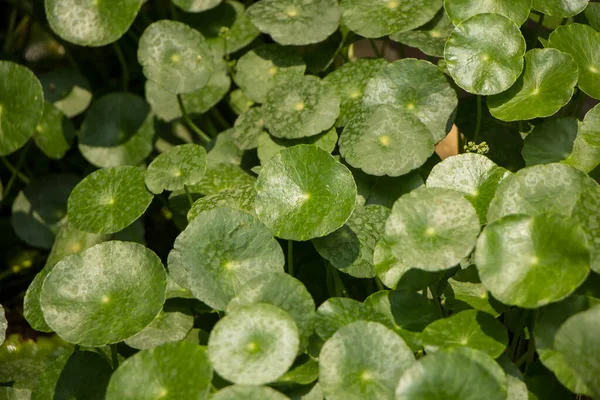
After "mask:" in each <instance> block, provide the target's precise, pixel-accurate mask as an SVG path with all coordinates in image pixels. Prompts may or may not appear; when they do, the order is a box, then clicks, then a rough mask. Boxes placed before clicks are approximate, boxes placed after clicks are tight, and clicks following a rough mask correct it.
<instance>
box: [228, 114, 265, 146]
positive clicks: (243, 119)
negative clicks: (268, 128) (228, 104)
mask: <svg viewBox="0 0 600 400" xmlns="http://www.w3.org/2000/svg"><path fill="white" fill-rule="evenodd" d="M264 127H265V120H264V119H263V116H262V110H261V108H260V107H252V108H250V109H249V110H248V111H246V112H244V113H242V114H240V116H239V117H238V119H236V120H235V125H234V126H233V134H232V137H233V141H234V142H235V145H236V146H237V147H238V148H239V149H240V150H252V149H255V148H256V147H257V146H258V138H259V137H260V135H261V134H262V133H264Z"/></svg>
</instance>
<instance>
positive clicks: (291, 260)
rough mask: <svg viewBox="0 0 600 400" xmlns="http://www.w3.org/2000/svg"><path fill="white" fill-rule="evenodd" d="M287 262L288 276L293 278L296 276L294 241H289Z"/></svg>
mask: <svg viewBox="0 0 600 400" xmlns="http://www.w3.org/2000/svg"><path fill="white" fill-rule="evenodd" d="M287 261H288V274H290V275H291V276H294V241H293V240H288V254H287Z"/></svg>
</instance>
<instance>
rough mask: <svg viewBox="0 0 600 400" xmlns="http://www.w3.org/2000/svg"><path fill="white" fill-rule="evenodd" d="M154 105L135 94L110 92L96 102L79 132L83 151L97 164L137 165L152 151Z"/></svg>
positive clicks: (114, 165) (101, 165)
mask: <svg viewBox="0 0 600 400" xmlns="http://www.w3.org/2000/svg"><path fill="white" fill-rule="evenodd" d="M153 138H154V118H153V115H152V114H151V112H150V105H149V104H148V103H146V102H145V101H144V99H143V98H141V97H139V96H136V95H134V94H131V93H125V92H123V93H110V94H107V95H105V96H103V97H101V98H100V99H99V100H97V101H95V102H94V103H92V106H91V107H90V109H89V111H88V112H87V113H86V114H85V120H84V121H83V124H82V125H81V130H80V133H79V151H81V154H83V156H84V157H85V159H86V160H88V161H89V162H90V163H92V164H93V165H95V166H97V167H116V166H119V165H137V164H139V163H140V162H142V161H143V160H144V159H145V158H146V157H148V155H149V154H150V153H151V152H152V145H153V143H152V141H153Z"/></svg>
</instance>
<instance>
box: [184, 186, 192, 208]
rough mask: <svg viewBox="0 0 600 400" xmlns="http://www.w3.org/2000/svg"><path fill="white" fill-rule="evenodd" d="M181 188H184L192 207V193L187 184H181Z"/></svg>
mask: <svg viewBox="0 0 600 400" xmlns="http://www.w3.org/2000/svg"><path fill="white" fill-rule="evenodd" d="M183 189H184V190H185V194H186V196H187V199H188V201H189V202H190V207H192V206H193V205H194V200H193V199H192V194H191V193H190V190H189V189H188V186H187V185H183Z"/></svg>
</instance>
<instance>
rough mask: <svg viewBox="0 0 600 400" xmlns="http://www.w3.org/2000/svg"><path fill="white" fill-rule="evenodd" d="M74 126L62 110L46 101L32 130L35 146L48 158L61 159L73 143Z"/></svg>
mask: <svg viewBox="0 0 600 400" xmlns="http://www.w3.org/2000/svg"><path fill="white" fill-rule="evenodd" d="M74 138H75V127H74V126H73V123H72V122H71V120H70V119H68V118H67V117H66V116H65V115H64V114H63V113H62V111H60V110H59V109H58V108H57V107H56V106H55V105H53V104H52V103H49V102H47V101H46V103H45V104H44V114H43V116H42V119H41V120H40V122H39V123H38V124H37V125H36V127H35V131H34V132H33V140H34V141H35V144H36V146H37V147H38V148H39V149H40V150H42V151H43V152H44V154H45V155H47V156H48V157H50V158H54V159H61V158H63V156H64V155H65V153H66V152H67V151H68V150H69V149H70V148H71V146H72V145H73V139H74Z"/></svg>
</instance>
